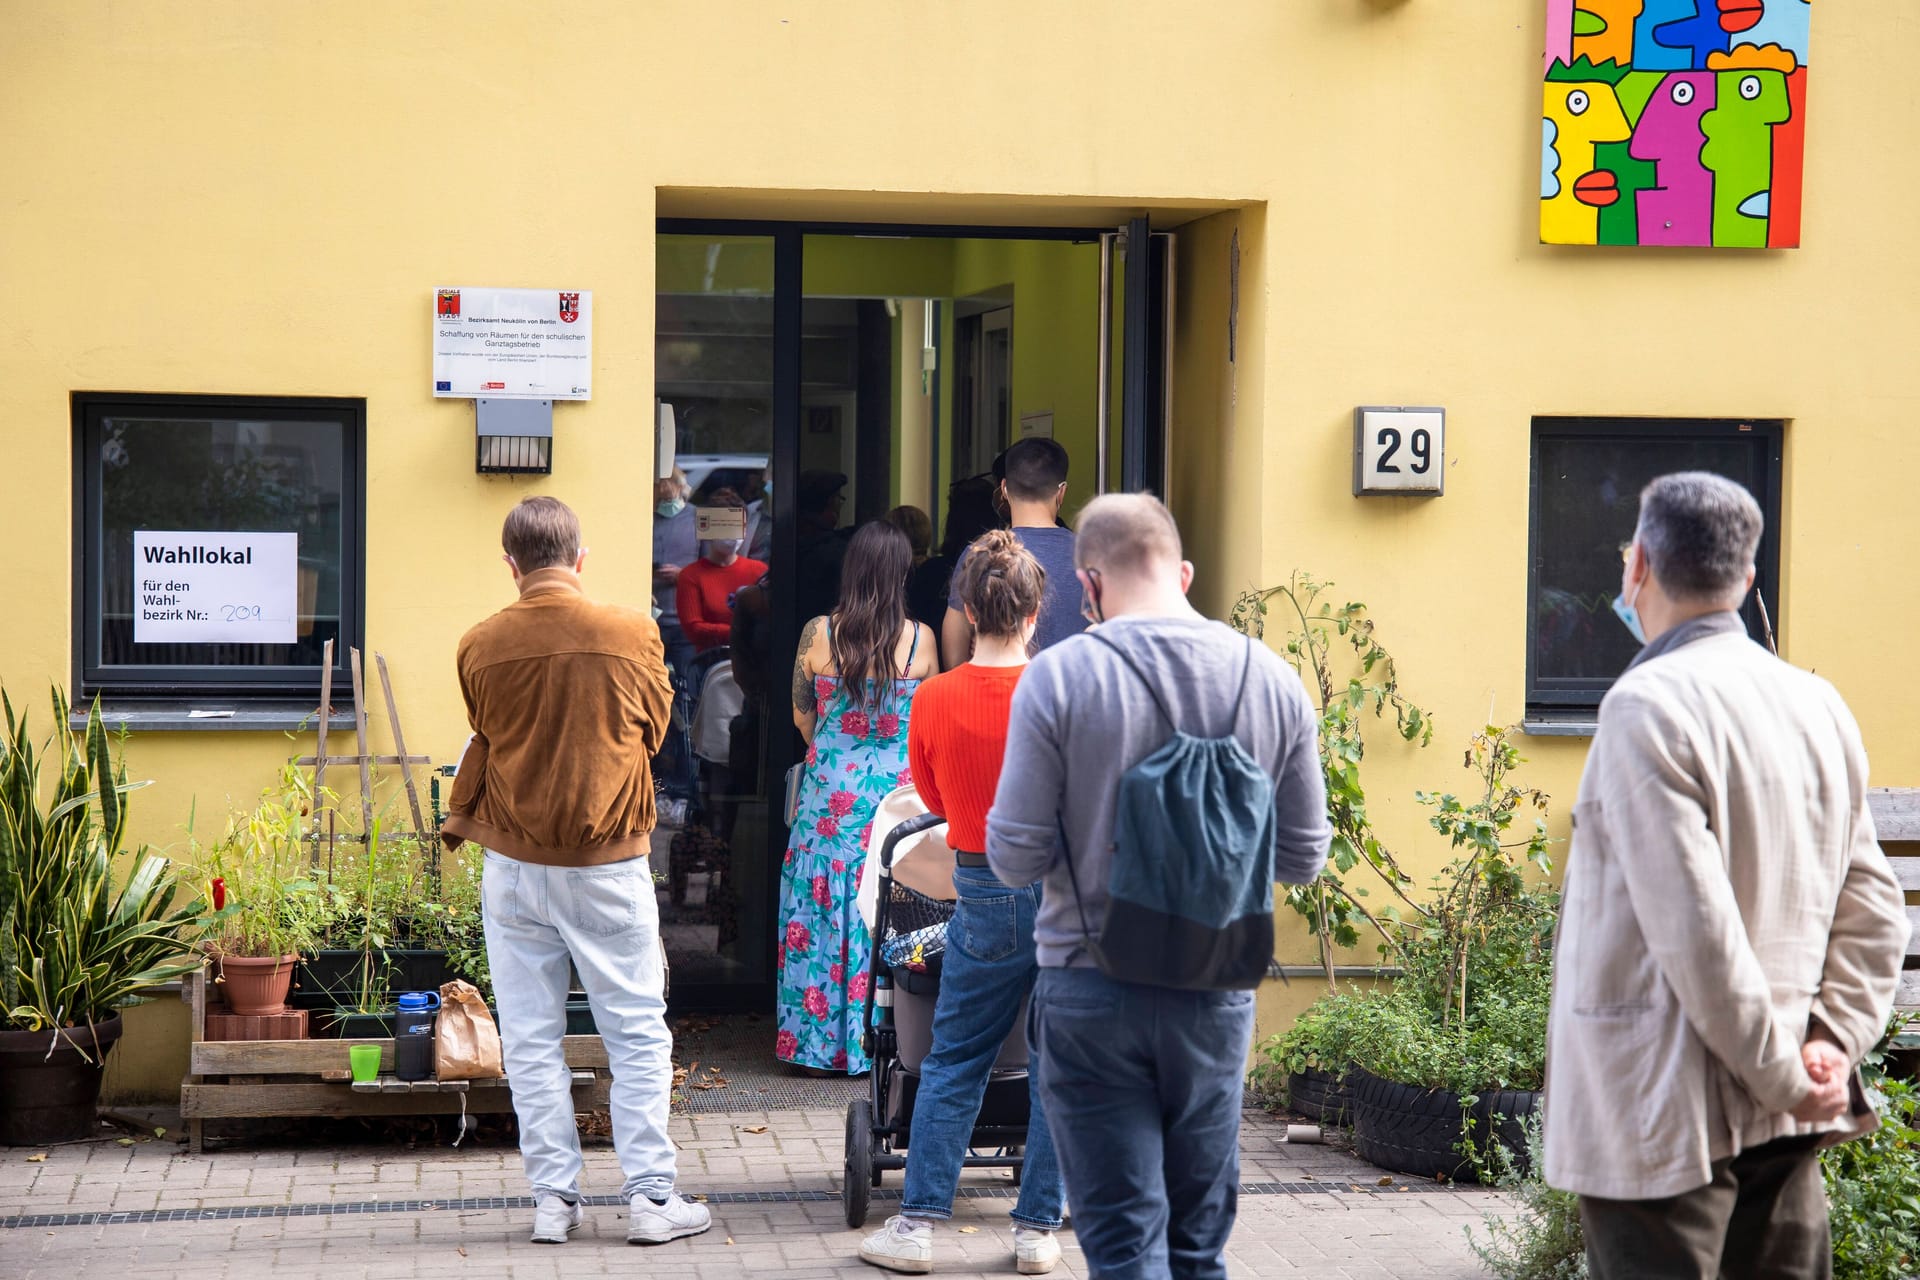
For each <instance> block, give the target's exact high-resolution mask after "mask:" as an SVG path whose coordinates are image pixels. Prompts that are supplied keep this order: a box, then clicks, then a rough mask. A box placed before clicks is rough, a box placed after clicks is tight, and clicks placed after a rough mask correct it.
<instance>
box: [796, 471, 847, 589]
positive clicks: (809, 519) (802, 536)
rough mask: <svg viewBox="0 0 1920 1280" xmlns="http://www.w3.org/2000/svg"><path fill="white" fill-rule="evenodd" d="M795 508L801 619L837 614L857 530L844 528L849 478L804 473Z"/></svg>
mask: <svg viewBox="0 0 1920 1280" xmlns="http://www.w3.org/2000/svg"><path fill="white" fill-rule="evenodd" d="M797 487H798V494H797V495H796V496H797V498H798V504H797V506H796V508H795V512H794V515H795V519H794V525H795V554H794V564H795V566H796V577H795V588H796V591H797V593H798V595H799V597H800V609H799V612H800V616H801V617H803V618H813V617H818V616H820V615H822V614H826V613H830V612H832V611H833V608H834V606H835V604H836V603H837V602H838V601H839V599H840V562H841V561H842V560H844V559H846V556H847V544H848V542H849V541H851V540H852V538H853V530H851V529H843V528H841V527H840V517H841V514H842V513H843V512H844V511H845V509H846V505H847V477H846V476H844V475H842V474H841V473H840V472H838V471H818V470H814V471H802V472H801V473H800V483H799V485H798V486H797Z"/></svg>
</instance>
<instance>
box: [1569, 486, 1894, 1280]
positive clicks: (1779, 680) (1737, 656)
mask: <svg viewBox="0 0 1920 1280" xmlns="http://www.w3.org/2000/svg"><path fill="white" fill-rule="evenodd" d="M1760 530H1761V515H1760V510H1759V507H1758V506H1757V505H1756V504H1755V502H1754V500H1753V498H1752V496H1751V495H1749V494H1748V493H1747V491H1746V490H1745V489H1744V488H1742V487H1741V486H1739V485H1737V484H1735V483H1733V482H1732V481H1730V480H1726V479H1723V478H1721V477H1719V476H1714V475H1709V474H1706V473H1703V472H1687V473H1682V474H1678V475H1669V476H1663V477H1661V478H1660V479H1658V480H1655V481H1654V482H1653V483H1652V484H1650V485H1648V486H1647V488H1646V490H1645V492H1643V493H1642V494H1641V498H1640V523H1639V528H1638V529H1637V530H1636V532H1635V534H1634V540H1633V543H1632V545H1631V546H1630V547H1629V548H1628V551H1627V563H1626V568H1625V571H1624V573H1623V575H1622V580H1621V599H1620V601H1618V602H1616V609H1617V610H1619V612H1620V614H1621V617H1622V619H1623V620H1624V621H1626V622H1627V624H1628V625H1629V626H1630V627H1634V626H1635V625H1636V623H1638V624H1639V627H1640V628H1643V629H1644V636H1643V639H1644V640H1645V642H1646V648H1645V649H1644V650H1643V651H1642V652H1641V653H1640V655H1639V656H1638V657H1637V658H1635V659H1634V661H1633V663H1632V665H1630V666H1629V667H1628V668H1627V671H1626V672H1625V674H1623V675H1622V676H1621V677H1620V679H1619V680H1618V681H1617V682H1616V683H1615V684H1614V686H1613V689H1612V691H1611V692H1609V693H1608V694H1607V697H1606V700H1605V701H1604V702H1602V703H1601V705H1600V727H1599V731H1598V733H1597V734H1596V735H1595V737H1594V742H1593V749H1592V752H1591V753H1590V754H1589V756H1588V758H1587V766H1586V772H1585V775H1584V776H1583V777H1582V778H1581V781H1580V797H1579V801H1578V803H1576V804H1575V806H1574V810H1573V825H1574V830H1573V847H1572V850H1571V852H1570V854H1569V856H1568V859H1567V878H1566V886H1565V898H1564V901H1563V904H1562V911H1561V923H1560V929H1559V937H1558V939H1557V941H1556V945H1555V956H1554V974H1553V1008H1552V1015H1551V1019H1550V1021H1549V1025H1548V1030H1547V1091H1546V1118H1545V1128H1546V1170H1545V1176H1546V1180H1547V1182H1548V1183H1549V1184H1551V1185H1553V1186H1555V1187H1558V1188H1561V1189H1562V1190H1566V1191H1573V1192H1577V1193H1578V1194H1579V1195H1580V1197H1581V1201H1580V1210H1581V1220H1582V1222H1583V1224H1584V1226H1585V1230H1586V1239H1587V1260H1588V1264H1589V1269H1590V1271H1591V1272H1592V1275H1593V1276H1594V1280H1614V1278H1615V1277H1627V1276H1631V1277H1635V1280H1649V1278H1657V1277H1668V1276H1672V1277H1688V1278H1689V1280H1692V1278H1694V1277H1701V1278H1703V1280H1712V1277H1715V1276H1720V1275H1725V1276H1729V1277H1737V1276H1749V1275H1759V1274H1766V1275H1782V1276H1787V1275H1790V1276H1796V1277H1821V1276H1828V1275H1830V1274H1831V1267H1832V1264H1831V1258H1830V1248H1829V1243H1828V1234H1827V1204H1826V1194H1825V1191H1824V1189H1823V1187H1822V1184H1821V1178H1820V1168H1819V1160H1818V1155H1817V1152H1818V1149H1819V1148H1820V1147H1822V1146H1825V1145H1829V1144H1831V1143H1833V1142H1837V1141H1842V1140H1844V1139H1846V1138H1849V1137H1856V1136H1858V1135H1859V1134H1861V1133H1865V1132H1867V1131H1868V1130H1869V1129H1871V1128H1872V1127H1873V1126H1874V1124H1876V1123H1877V1121H1876V1120H1875V1118H1874V1117H1873V1115H1872V1112H1871V1111H1870V1110H1869V1109H1868V1108H1867V1107H1866V1105H1865V1103H1864V1101H1863V1100H1862V1099H1861V1098H1860V1097H1859V1095H1858V1093H1857V1091H1856V1090H1855V1088H1854V1086H1853V1080H1854V1076H1853V1067H1854V1065H1855V1064H1856V1063H1858V1062H1859V1061H1860V1059H1861V1058H1862V1057H1864V1056H1865V1055H1866V1053H1867V1052H1868V1051H1869V1050H1870V1049H1872V1048H1873V1047H1874V1045H1875V1043H1876V1042H1877V1041H1878V1039H1879V1037H1880V1034H1881V1031H1882V1028H1883V1027H1884V1025H1885V1021H1886V1019H1887V1017H1888V1015H1889V1013H1890V1012H1891V1009H1892V1004H1893V992H1894V985H1895V982H1896V980H1897V978H1898V974H1899V969H1900V963H1901V957H1902V955H1903V953H1904V952H1905V949H1906V937H1907V922H1906V918H1905V910H1904V907H1903V900H1902V898H1901V894H1900V890H1899V888H1898V885H1897V883H1896V882H1895V880H1894V878H1893V873H1892V871H1891V870H1890V869H1889V867H1888V865H1887V860H1886V857H1885V855H1884V854H1882V853H1881V851H1880V847H1879V844H1878V843H1877V841H1876V839H1875V836H1874V829H1873V819H1872V817H1871V816H1870V815H1869V813H1868V811H1867V757H1866V752H1865V751H1864V749H1863V748H1862V746H1861V743H1860V732H1859V729H1858V728H1857V727H1856V726H1855V724H1854V721H1853V717H1852V716H1851V715H1850V714H1849V713H1848V711H1847V708H1846V706H1845V704H1844V703H1842V702H1841V700H1840V696H1839V694H1837V693H1836V692H1835V691H1834V690H1833V688H1832V686H1830V685H1829V684H1827V682H1826V681H1824V680H1821V679H1819V678H1817V677H1815V676H1813V675H1810V674H1808V673H1807V672H1804V671H1800V670H1798V669H1796V668H1794V667H1790V666H1788V665H1787V664H1786V663H1784V662H1781V661H1780V660H1779V659H1777V658H1775V657H1773V656H1771V655H1769V654H1768V653H1767V652H1766V651H1765V650H1764V649H1762V648H1761V647H1760V646H1759V645H1757V644H1754V643H1753V642H1752V640H1750V639H1749V638H1748V636H1747V634H1746V628H1745V627H1744V626H1743V625H1742V623H1741V622H1740V619H1739V617H1738V616H1737V614H1736V613H1735V612H1734V611H1735V610H1736V609H1737V608H1738V607H1739V605H1740V603H1741V601H1742V600H1744V599H1745V597H1746V593H1747V591H1748V589H1749V588H1751V586H1752V585H1753V578H1754V565H1753V560H1754V551H1755V548H1756V547H1757V546H1758V544H1759V541H1760Z"/></svg>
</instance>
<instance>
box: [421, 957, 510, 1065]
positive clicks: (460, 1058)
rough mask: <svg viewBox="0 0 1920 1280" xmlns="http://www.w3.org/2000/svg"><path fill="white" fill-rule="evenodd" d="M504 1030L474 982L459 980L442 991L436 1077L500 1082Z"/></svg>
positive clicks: (435, 1032) (436, 1029)
mask: <svg viewBox="0 0 1920 1280" xmlns="http://www.w3.org/2000/svg"><path fill="white" fill-rule="evenodd" d="M505 1074H506V1071H505V1069H504V1068H503V1067H502V1065H501V1062H500V1029H499V1028H498V1027H496V1026H494V1025H493V1015H492V1014H490V1013H488V1012H487V1002H486V1001H484V1000H482V999H481V998H480V992H479V989H478V988H476V987H475V986H474V985H473V984H472V983H471V982H462V981H460V980H459V979H457V978H456V979H455V980H454V981H452V982H448V983H444V984H443V985H442V986H441V988H440V1016H439V1017H438V1018H437V1019H435V1020H434V1024H433V1075H434V1078H435V1079H436V1080H497V1079H498V1078H500V1077H501V1076H503V1075H505Z"/></svg>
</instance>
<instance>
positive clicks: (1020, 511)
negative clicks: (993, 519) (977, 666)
mask: <svg viewBox="0 0 1920 1280" xmlns="http://www.w3.org/2000/svg"><path fill="white" fill-rule="evenodd" d="M1000 493H1001V495H1002V496H1003V497H1004V498H1005V499H1006V503H1007V511H1008V514H1009V516H1010V517H1011V522H1012V527H1013V536H1014V537H1016V538H1018V539H1020V545H1021V546H1023V547H1025V548H1026V549H1027V550H1029V551H1031V552H1033V556H1034V559H1036V560H1038V561H1039V562H1040V567H1041V568H1042V569H1045V570H1046V571H1047V586H1046V592H1045V594H1044V595H1042V596H1041V599H1040V625H1039V626H1037V627H1036V628H1034V632H1033V647H1034V651H1035V652H1038V651H1040V650H1042V649H1045V648H1047V647H1048V646H1050V645H1054V644H1058V643H1059V642H1060V641H1062V640H1065V639H1066V638H1067V637H1068V636H1072V635H1078V634H1079V633H1080V632H1082V631H1084V630H1086V628H1087V621H1086V619H1085V618H1082V617H1081V616H1080V592H1079V590H1078V588H1077V587H1076V586H1075V584H1074V581H1073V532H1072V530H1069V529H1062V528H1061V527H1060V526H1059V524H1058V519H1059V515H1060V504H1061V503H1063V502H1065V501H1066V499H1067V451H1066V450H1065V449H1064V448H1062V447H1061V446H1060V445H1059V444H1056V443H1055V442H1054V441H1052V440H1047V439H1042V438H1039V437H1034V438H1031V439H1027V440H1021V441H1019V442H1018V443H1016V444H1015V445H1014V446H1013V447H1012V448H1010V449H1008V450H1007V452H1006V475H1005V477H1004V478H1003V479H1002V480H1001V481H1000ZM966 562H967V558H966V556H965V555H962V556H961V557H960V561H959V564H956V565H955V566H954V574H953V578H952V581H953V582H954V583H958V582H959V581H960V573H959V566H960V565H962V564H965V563H966ZM972 652H973V627H972V626H971V625H970V624H969V623H968V622H967V615H966V611H965V610H964V609H962V608H961V607H960V596H959V594H958V593H957V592H956V591H954V589H953V588H952V587H951V586H950V587H949V588H948V595H947V616H946V620H945V621H944V622H943V623H942V624H941V627H940V665H941V666H942V667H943V668H945V669H946V670H948V671H951V670H953V669H954V668H955V667H957V666H959V665H960V664H961V663H963V662H965V661H966V660H967V657H968V655H969V654H971V653H972Z"/></svg>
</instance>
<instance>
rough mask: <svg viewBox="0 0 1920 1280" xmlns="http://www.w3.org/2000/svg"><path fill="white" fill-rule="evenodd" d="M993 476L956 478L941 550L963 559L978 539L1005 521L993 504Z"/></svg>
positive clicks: (948, 500) (948, 497) (951, 558)
mask: <svg viewBox="0 0 1920 1280" xmlns="http://www.w3.org/2000/svg"><path fill="white" fill-rule="evenodd" d="M994 488H995V486H994V482H993V477H992V476H968V477H967V478H966V479H964V480H956V481H954V482H953V487H952V488H950V489H948V490H947V536H946V538H945V539H944V540H943V541H942V542H941V543H940V554H941V555H943V556H945V557H947V558H948V559H949V560H955V561H957V560H959V559H960V556H961V554H962V553H963V552H964V551H966V549H967V548H968V547H970V546H972V545H973V543H974V540H975V539H977V538H978V537H979V536H980V535H981V534H983V533H985V532H986V531H987V530H989V529H997V528H999V527H1000V526H1001V525H1002V524H1004V523H1005V522H1004V521H1003V520H1001V519H1000V513H999V511H997V510H996V509H995V508H994V505H993V491H994Z"/></svg>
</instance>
